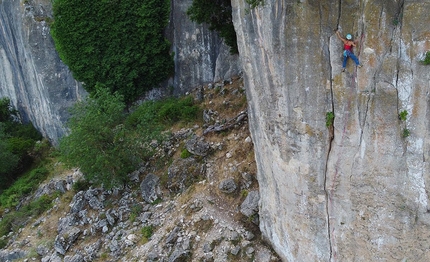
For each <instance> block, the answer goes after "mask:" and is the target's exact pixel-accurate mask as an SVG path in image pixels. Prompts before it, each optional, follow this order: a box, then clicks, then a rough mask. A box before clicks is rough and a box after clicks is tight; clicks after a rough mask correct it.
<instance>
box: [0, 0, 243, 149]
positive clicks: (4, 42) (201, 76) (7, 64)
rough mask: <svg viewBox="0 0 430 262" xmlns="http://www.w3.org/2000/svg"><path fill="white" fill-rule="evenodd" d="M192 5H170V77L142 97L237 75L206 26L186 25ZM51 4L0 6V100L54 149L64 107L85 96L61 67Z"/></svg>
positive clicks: (40, 0) (233, 59) (232, 59)
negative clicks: (8, 101) (9, 104)
mask: <svg viewBox="0 0 430 262" xmlns="http://www.w3.org/2000/svg"><path fill="white" fill-rule="evenodd" d="M191 3H192V0H187V1H172V6H171V10H172V12H171V19H170V24H169V26H168V28H167V30H166V36H167V38H168V39H169V40H170V41H171V43H172V52H173V53H174V60H175V75H174V76H173V78H172V79H171V80H170V81H166V87H165V88H163V90H164V91H162V90H160V89H157V90H154V91H153V92H150V93H149V94H148V95H147V96H148V97H152V96H160V95H163V94H167V93H168V94H170V92H171V91H172V90H170V89H168V88H167V86H173V94H175V95H178V94H185V93H186V92H188V91H191V90H192V89H194V88H195V87H196V86H198V85H201V84H203V83H210V82H214V81H218V80H222V79H228V78H231V77H232V76H234V75H237V74H238V73H239V70H240V67H239V60H238V56H237V55H230V53H229V48H228V47H227V46H226V45H225V44H224V43H223V41H222V39H221V38H220V37H219V36H218V34H217V33H215V32H212V31H209V30H208V26H207V25H198V24H196V23H194V22H191V21H190V20H189V18H188V16H187V15H186V10H187V9H188V7H189V6H190V5H191ZM52 19H53V18H52V5H51V1H48V0H26V1H18V0H14V1H0V30H1V32H2V33H1V34H0V61H1V62H0V72H1V74H0V97H9V98H10V99H11V101H12V103H13V104H14V106H15V107H16V108H18V110H19V111H20V113H21V115H22V117H23V120H24V121H31V122H32V123H33V124H34V125H35V126H36V128H37V129H38V130H39V131H40V132H41V133H42V134H43V135H44V136H45V137H47V138H49V139H50V140H51V142H53V144H54V145H55V144H57V143H58V140H59V138H61V137H62V136H63V135H64V134H65V133H66V132H67V130H66V128H65V125H64V124H65V122H66V121H67V119H68V118H69V112H68V108H69V107H70V106H72V105H73V104H74V103H75V102H76V101H77V100H78V99H80V98H81V97H84V96H85V95H86V92H85V91H84V90H83V89H82V87H81V84H80V83H78V82H77V81H75V80H74V79H73V77H72V74H71V72H70V71H69V70H68V68H67V67H66V66H65V65H64V64H63V63H62V62H61V60H60V59H59V57H58V54H57V53H56V51H55V47H54V43H53V40H52V38H51V36H50V28H49V23H50V22H51V21H52Z"/></svg>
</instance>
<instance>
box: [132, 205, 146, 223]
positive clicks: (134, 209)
mask: <svg viewBox="0 0 430 262" xmlns="http://www.w3.org/2000/svg"><path fill="white" fill-rule="evenodd" d="M142 211H143V207H142V205H140V204H136V205H133V206H132V207H131V212H130V222H131V223H133V222H134V221H135V220H136V217H138V216H139V215H140V213H142Z"/></svg>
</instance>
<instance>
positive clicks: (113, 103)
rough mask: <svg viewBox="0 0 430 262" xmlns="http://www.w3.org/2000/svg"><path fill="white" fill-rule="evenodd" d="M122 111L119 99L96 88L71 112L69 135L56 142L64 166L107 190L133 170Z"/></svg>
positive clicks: (106, 91) (124, 179) (121, 181)
mask: <svg viewBox="0 0 430 262" xmlns="http://www.w3.org/2000/svg"><path fill="white" fill-rule="evenodd" d="M124 109H125V104H124V103H123V101H122V96H120V95H118V94H113V95H111V94H110V93H109V91H108V90H107V89H104V88H97V90H96V92H95V94H94V96H92V97H88V98H87V99H86V101H84V102H81V103H77V104H75V106H74V107H73V108H72V111H71V113H72V116H71V118H70V120H69V127H70V131H71V133H70V135H68V136H66V137H64V138H63V139H62V140H61V141H60V151H61V153H62V155H63V157H64V160H65V162H66V163H68V164H69V165H71V166H74V167H79V168H80V169H81V171H82V172H83V173H84V175H85V177H86V179H87V180H89V181H93V182H95V183H96V184H104V185H105V186H106V187H107V188H110V187H112V186H114V185H117V184H119V183H123V182H125V181H126V180H127V173H128V172H130V171H132V170H133V168H134V167H135V166H136V161H135V158H134V155H133V153H134V151H133V148H134V147H133V144H134V143H133V141H131V140H130V137H128V136H126V133H127V130H125V127H124V125H122V121H123V119H124V117H125V115H124Z"/></svg>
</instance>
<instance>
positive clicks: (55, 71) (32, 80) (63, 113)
mask: <svg viewBox="0 0 430 262" xmlns="http://www.w3.org/2000/svg"><path fill="white" fill-rule="evenodd" d="M30 3H31V5H30ZM51 13H52V11H51V7H50V1H49V0H35V1H24V2H23V1H19V0H8V1H0V31H1V33H0V72H1V74H0V97H9V98H10V99H11V101H12V103H13V104H14V105H15V107H16V108H18V109H19V111H20V113H21V116H22V117H23V120H24V121H31V122H32V123H33V124H34V125H35V127H36V128H37V129H38V130H39V131H40V132H41V133H42V134H43V135H44V136H45V137H47V138H49V139H50V140H51V141H52V142H53V143H54V144H56V143H57V142H58V139H59V137H61V136H63V135H64V133H65V132H66V128H65V127H64V122H65V121H66V119H67V118H68V116H69V113H68V109H67V108H69V107H70V106H71V105H72V104H73V103H74V102H75V101H76V100H77V99H78V98H79V97H80V96H81V95H82V94H83V90H82V88H81V86H80V84H79V83H77V82H76V81H75V80H74V79H73V77H72V76H71V74H70V71H69V70H68V68H67V67H66V66H65V65H64V64H63V63H61V61H60V59H59V57H58V55H57V53H56V51H55V49H54V44H53V41H52V38H51V37H50V35H49V27H48V23H47V22H48V21H49V19H50V18H51Z"/></svg>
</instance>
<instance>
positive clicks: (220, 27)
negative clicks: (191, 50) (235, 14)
mask: <svg viewBox="0 0 430 262" xmlns="http://www.w3.org/2000/svg"><path fill="white" fill-rule="evenodd" d="M187 14H188V16H189V17H190V19H191V20H192V21H194V22H197V23H200V24H201V23H206V24H208V25H209V29H210V30H215V31H216V32H218V34H219V35H220V36H221V37H222V38H223V39H224V41H225V43H226V44H227V45H228V46H229V47H230V53H232V54H237V53H238V52H239V51H238V49H237V36H236V31H235V30H234V26H233V18H232V7H231V1H230V0H212V1H208V0H193V3H192V4H191V6H190V8H189V9H188V10H187Z"/></svg>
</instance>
